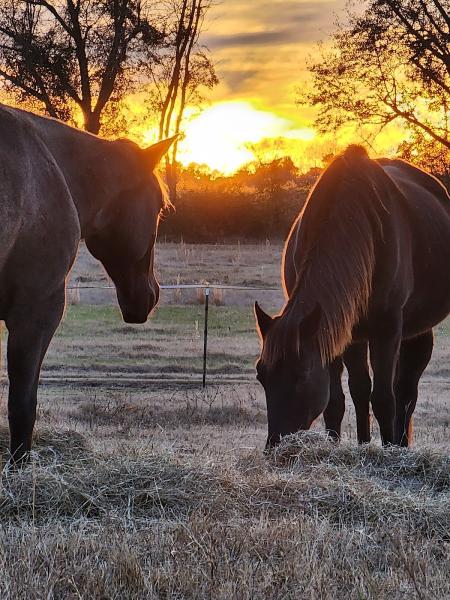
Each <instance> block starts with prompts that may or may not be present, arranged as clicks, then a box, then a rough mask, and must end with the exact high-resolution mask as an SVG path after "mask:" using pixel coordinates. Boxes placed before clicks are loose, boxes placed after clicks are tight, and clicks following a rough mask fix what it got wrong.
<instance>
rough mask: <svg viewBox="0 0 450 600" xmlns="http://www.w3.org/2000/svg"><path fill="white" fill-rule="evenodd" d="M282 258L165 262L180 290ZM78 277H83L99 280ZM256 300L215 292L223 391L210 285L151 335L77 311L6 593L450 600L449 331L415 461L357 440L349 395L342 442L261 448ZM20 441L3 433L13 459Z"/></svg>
mask: <svg viewBox="0 0 450 600" xmlns="http://www.w3.org/2000/svg"><path fill="white" fill-rule="evenodd" d="M279 250H280V248H274V247H270V246H266V247H263V246H262V245H261V246H257V247H255V246H254V247H247V246H234V247H233V246H229V247H224V248H216V247H211V246H209V247H207V246H204V247H198V248H194V247H190V246H187V245H179V246H177V245H170V244H167V245H166V246H163V247H162V248H161V247H160V249H159V252H160V254H159V256H158V259H159V261H160V265H161V268H162V270H163V272H164V273H165V274H166V275H167V276H166V277H165V280H166V281H168V280H173V281H176V280H177V278H178V279H179V281H187V280H190V279H192V278H195V277H198V279H199V280H200V279H203V278H206V279H208V280H210V281H211V280H212V278H213V277H217V278H219V279H220V280H223V278H224V277H228V280H229V281H230V282H231V283H246V282H247V283H251V282H255V283H257V282H262V281H264V282H265V283H267V284H272V282H275V281H278V279H279V272H278V269H279V267H278V265H279ZM81 258H82V261H81V267H83V264H85V263H83V260H85V258H86V257H85V256H82V257H81ZM86 264H87V263H86ZM86 264H85V266H86ZM78 267H80V265H78ZM78 267H77V268H78ZM83 268H84V267H83ZM83 268H82V269H81V271H80V269H79V268H78V271H75V273H74V275H75V276H76V277H77V276H79V281H84V282H95V281H102V280H101V277H103V275H102V274H101V273H100V272H99V273H97V274H95V273H93V272H92V271H91V268H90V267H89V268H86V269H84V270H83ZM205 268H208V269H209V271H207V272H205ZM77 273H78V275H76V274H77ZM179 273H182V274H183V275H182V276H178V274H179ZM76 277H75V278H76ZM99 278H100V279H99ZM103 283H104V281H103ZM105 298H107V300H108V302H113V296H112V295H111V294H110V292H105V294H104V295H103V296H102V295H101V293H99V295H98V297H97V296H95V297H94V296H93V297H92V301H93V302H94V301H95V302H97V301H98V302H100V303H102V302H104V301H105ZM188 300H189V301H192V303H193V306H185V305H184V306H173V302H174V301H175V302H180V303H182V304H184V303H185V302H186V301H188ZM252 300H253V296H250V295H249V296H245V294H244V296H239V298H238V297H237V296H233V295H232V294H231V293H229V291H228V290H227V293H226V295H225V296H223V297H219V296H218V298H217V303H218V304H221V303H222V302H223V303H224V304H225V306H214V302H213V299H211V306H210V338H209V348H210V355H209V363H208V367H209V371H208V376H209V378H210V379H209V381H211V380H212V379H213V378H215V379H216V380H220V381H221V382H222V384H221V385H210V386H209V387H208V388H207V390H206V392H203V391H201V390H200V389H199V387H198V385H199V382H200V377H201V351H202V343H203V340H202V317H203V307H202V306H200V305H199V304H197V302H196V296H195V293H193V294H192V295H191V296H190V297H189V298H188V297H187V296H182V297H176V296H175V295H174V294H172V293H171V294H169V295H168V297H167V298H166V302H165V299H164V297H163V303H162V307H161V308H160V309H159V310H158V311H157V312H156V314H155V315H154V317H153V318H152V319H151V321H150V322H149V323H148V324H147V325H145V326H143V327H139V328H138V327H133V326H127V325H125V324H123V323H121V322H120V318H119V315H118V312H117V309H115V308H114V309H113V308H111V307H110V306H107V305H106V306H105V305H102V306H86V305H85V304H84V302H85V301H86V298H85V297H84V296H83V293H81V302H80V304H79V305H75V306H70V307H69V308H68V311H67V315H66V318H65V321H64V324H63V326H62V327H61V328H60V330H59V331H58V334H57V336H56V337H55V339H54V341H53V343H52V346H51V348H50V351H49V354H48V357H47V359H46V363H45V368H44V380H45V379H46V378H47V383H44V384H43V385H42V386H41V388H40V402H39V411H38V423H37V429H36V432H37V433H36V443H35V447H34V452H33V455H32V460H31V463H30V464H29V465H28V466H27V467H26V468H25V469H23V470H21V471H19V472H12V471H10V470H9V469H8V468H5V469H4V470H3V472H2V475H1V485H0V598H1V600H3V599H5V600H16V599H22V598H23V599H24V600H25V599H27V600H29V599H32V600H34V599H35V598H36V599H41V598H42V599H46V600H47V599H58V600H59V599H64V600H66V599H69V600H72V599H80V598H83V599H89V600H91V599H103V600H106V599H108V600H128V599H131V600H134V599H136V600H137V599H139V600H141V599H142V600H144V599H155V600H156V599H160V598H162V599H171V600H181V599H183V600H184V599H191V598H192V599H201V600H203V599H207V598H208V599H209V598H211V599H212V598H213V599H218V600H229V599H236V600H247V599H249V600H250V599H256V598H258V599H259V598H261V599H268V600H272V599H277V600H278V599H279V600H281V599H283V600H284V599H296V600H297V599H300V600H303V599H304V600H310V599H311V600H340V599H341V598H342V599H345V600H383V599H388V600H401V599H408V600H409V599H411V598H417V599H419V600H422V599H423V600H424V599H426V600H428V599H436V600H442V599H444V598H450V581H449V576H448V573H449V572H450V530H449V529H450V489H449V488H450V465H449V457H448V452H447V453H446V450H447V449H448V448H449V439H450V438H449V427H450V415H449V407H448V395H449V391H450V388H449V383H448V381H449V378H448V368H447V366H446V365H448V357H449V352H450V343H449V340H450V335H449V334H450V324H449V322H448V321H447V323H444V324H443V325H442V326H441V327H440V328H438V331H437V339H436V348H435V353H434V357H433V361H432V363H431V365H430V367H429V368H428V369H427V372H426V373H425V376H424V378H423V384H422V386H421V392H420V399H419V403H418V407H417V410H416V415H417V419H416V445H417V446H416V448H415V449H413V450H410V451H405V450H401V449H395V448H392V449H381V448H380V447H379V441H377V440H378V438H377V428H376V426H374V427H373V430H374V434H375V438H374V439H375V442H374V444H372V445H369V446H367V447H364V448H358V447H357V446H356V432H355V417H354V411H353V408H352V406H351V403H350V402H349V400H348V393H347V413H346V417H345V421H344V429H343V430H344V440H345V441H344V443H342V444H341V445H335V444H333V443H331V442H330V441H329V440H327V439H326V438H324V437H323V435H322V434H318V433H314V432H312V433H309V434H307V435H303V436H298V435H297V436H292V437H289V438H286V439H285V440H284V441H283V443H282V444H281V446H280V447H279V448H278V449H277V450H276V452H274V453H272V454H271V455H270V456H264V455H263V453H262V448H263V446H264V441H265V437H266V423H265V401H264V393H263V390H262V388H261V387H260V386H259V385H258V384H257V382H256V381H255V379H254V362H255V358H256V355H257V353H258V349H259V345H258V339H257V337H256V335H255V332H254V322H253V315H252V311H251V301H252ZM267 303H268V305H269V306H270V303H271V302H270V299H269V297H267ZM50 377H52V378H54V379H53V380H52V381H50V380H49V379H48V378H50ZM57 377H59V378H60V379H59V381H57V380H56V378H57ZM69 377H70V378H72V379H71V380H70V381H68V380H67V378H69ZM96 377H97V378H98V381H96V380H95V378H96ZM77 378H78V379H77ZM86 378H91V379H92V381H91V382H90V383H88V382H87V380H86ZM122 378H123V380H122ZM145 378H153V379H158V381H150V380H149V379H147V380H146V379H145ZM180 378H185V379H186V381H188V382H189V383H187V384H186V385H185V386H180V385H179V384H177V383H176V381H175V380H176V379H177V380H179V379H180ZM236 379H239V380H242V383H240V384H239V385H237V384H231V383H230V381H233V380H236ZM0 395H1V398H0V399H1V406H0V413H1V416H2V423H6V388H5V386H3V387H2V388H0ZM317 427H318V429H320V430H322V429H323V425H322V423H321V422H319V423H318V424H317ZM6 446H7V431H6V428H5V427H3V428H0V456H1V457H2V459H3V461H5V459H6V456H7V454H6Z"/></svg>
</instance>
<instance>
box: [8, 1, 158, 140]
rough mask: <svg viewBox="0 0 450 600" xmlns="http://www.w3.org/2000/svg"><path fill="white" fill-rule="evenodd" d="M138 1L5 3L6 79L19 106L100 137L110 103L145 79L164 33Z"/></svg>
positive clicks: (147, 5) (9, 90)
mask: <svg viewBox="0 0 450 600" xmlns="http://www.w3.org/2000/svg"><path fill="white" fill-rule="evenodd" d="M150 4H152V3H147V2H141V1H139V0H56V1H53V2H52V1H47V0H2V2H1V3H0V77H1V78H2V80H3V84H4V87H5V88H6V90H7V91H8V92H10V93H12V94H13V95H14V96H15V97H16V98H17V99H18V100H19V101H22V102H23V101H25V102H28V103H30V102H31V103H34V104H37V105H38V106H39V107H43V108H44V109H45V111H46V112H47V113H48V114H49V115H50V116H52V117H57V118H60V119H63V120H65V121H70V120H73V116H74V107H78V109H79V110H81V112H82V114H83V119H84V128H85V129H86V130H87V131H90V132H91V133H98V132H99V130H100V127H101V124H102V114H103V112H104V111H105V109H106V108H107V106H108V104H112V103H114V102H117V101H119V100H120V99H121V98H122V97H123V95H124V94H125V92H130V91H131V89H132V88H133V85H135V84H136V83H137V82H138V81H139V73H140V71H141V67H142V64H144V63H145V64H146V63H147V62H148V61H151V60H154V59H155V52H156V49H157V47H158V45H159V44H160V43H161V41H162V34H161V33H160V32H159V31H157V29H156V28H155V27H153V26H152V24H151V22H150V16H149V6H150Z"/></svg>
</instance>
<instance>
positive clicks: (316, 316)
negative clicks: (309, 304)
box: [300, 303, 323, 337]
mask: <svg viewBox="0 0 450 600" xmlns="http://www.w3.org/2000/svg"><path fill="white" fill-rule="evenodd" d="M322 315H323V310H322V307H321V306H320V304H319V303H317V304H316V306H315V307H314V308H313V310H312V311H311V312H310V313H309V315H306V317H305V318H304V319H303V321H301V323H300V336H301V337H303V336H305V337H311V336H314V335H316V334H317V332H318V330H319V325H320V319H321V318H322Z"/></svg>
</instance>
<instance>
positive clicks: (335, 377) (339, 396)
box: [323, 357, 345, 441]
mask: <svg viewBox="0 0 450 600" xmlns="http://www.w3.org/2000/svg"><path fill="white" fill-rule="evenodd" d="M329 369H330V400H329V402H328V405H327V407H326V409H325V411H324V413H323V418H324V420H325V428H326V430H327V433H328V435H329V436H330V437H331V438H332V439H333V440H336V441H339V440H340V438H341V424H342V419H343V418H344V412H345V396H344V392H343V391H342V382H341V377H342V371H343V369H344V365H343V362H342V358H340V357H339V358H336V359H335V360H334V361H333V362H332V363H331V364H330V367H329Z"/></svg>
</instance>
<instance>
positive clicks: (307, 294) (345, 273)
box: [262, 145, 400, 367]
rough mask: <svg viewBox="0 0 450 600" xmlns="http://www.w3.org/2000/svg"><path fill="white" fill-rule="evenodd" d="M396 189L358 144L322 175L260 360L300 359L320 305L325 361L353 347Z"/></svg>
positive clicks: (305, 214) (304, 212) (319, 338)
mask: <svg viewBox="0 0 450 600" xmlns="http://www.w3.org/2000/svg"><path fill="white" fill-rule="evenodd" d="M394 189H395V190H397V191H398V193H400V192H399V190H398V188H396V186H395V184H394V183H393V182H392V180H391V179H390V177H389V176H388V175H386V174H385V173H384V171H383V169H382V167H381V166H380V165H379V164H377V163H376V161H373V160H371V159H370V158H369V156H368V154H367V152H366V150H365V148H363V147H361V146H354V145H352V146H349V147H348V148H347V150H346V151H345V152H344V153H343V154H342V155H341V156H339V157H337V158H336V159H335V160H334V161H333V162H332V163H331V164H330V165H329V167H328V168H327V169H326V170H325V171H324V172H323V173H322V175H321V176H320V178H319V179H318V181H317V183H316V184H315V186H314V187H313V189H312V190H311V192H310V194H309V197H308V199H307V201H306V203H305V206H304V208H303V210H302V213H301V222H300V230H299V237H300V239H301V247H300V249H299V252H298V255H297V256H296V257H295V260H296V268H297V280H296V284H295V286H294V289H293V291H292V293H291V295H290V298H289V300H288V302H287V303H286V305H285V307H284V308H283V310H282V312H281V313H280V315H279V316H278V317H276V318H275V319H274V322H273V324H272V326H271V328H270V330H269V333H268V335H267V337H266V340H265V343H264V347H263V352H262V359H263V361H264V363H265V364H267V366H269V367H270V366H272V367H273V366H275V364H276V362H277V361H278V360H279V359H280V358H282V357H283V356H285V355H286V354H287V353H288V352H294V353H295V354H296V355H297V356H298V355H299V353H300V343H301V339H300V337H301V333H300V323H301V321H302V319H303V318H304V317H306V316H307V315H308V314H309V313H310V312H311V311H312V310H313V309H314V308H315V306H316V304H317V303H318V304H319V305H320V307H321V309H322V315H321V319H320V323H319V329H318V332H317V336H316V337H317V342H318V346H319V350H320V356H321V360H322V364H324V365H325V364H327V363H329V362H331V361H332V360H333V359H334V358H335V357H336V356H339V355H340V354H342V352H343V351H344V350H345V348H346V347H347V346H348V344H349V343H350V342H351V338H352V329H353V327H354V325H355V324H356V323H357V322H358V321H359V320H360V318H361V317H362V316H364V315H365V314H366V313H367V310H368V305H369V299H370V294H371V288H372V278H373V273H374V269H375V245H376V240H377V239H379V238H380V237H382V235H383V227H382V213H383V212H386V210H387V209H386V208H385V206H384V204H383V202H382V197H386V194H387V193H388V194H392V193H394Z"/></svg>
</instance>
